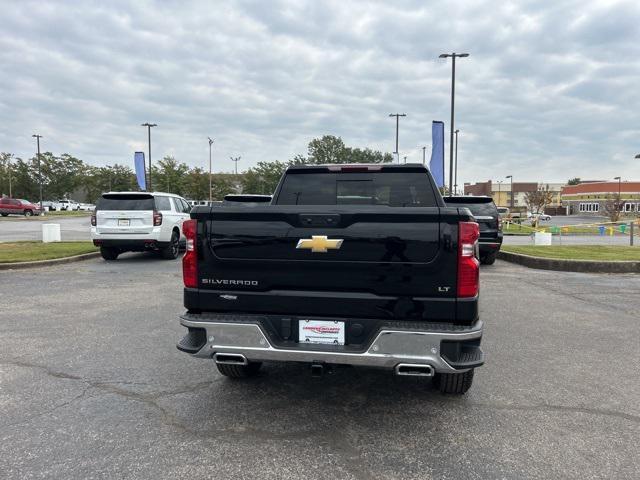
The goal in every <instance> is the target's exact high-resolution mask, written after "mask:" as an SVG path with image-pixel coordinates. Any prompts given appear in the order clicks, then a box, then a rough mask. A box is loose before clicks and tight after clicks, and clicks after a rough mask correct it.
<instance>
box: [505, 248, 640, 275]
mask: <svg viewBox="0 0 640 480" xmlns="http://www.w3.org/2000/svg"><path fill="white" fill-rule="evenodd" d="M498 258H499V259H501V260H505V261H507V262H511V263H517V264H518V265H522V266H524V267H528V268H538V269H540V270H558V271H563V272H582V273H640V262H626V261H610V262H603V261H600V260H560V259H556V258H544V257H532V256H531V255H522V254H519V253H511V252H504V251H500V252H498Z"/></svg>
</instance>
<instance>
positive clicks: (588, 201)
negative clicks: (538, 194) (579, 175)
mask: <svg viewBox="0 0 640 480" xmlns="http://www.w3.org/2000/svg"><path fill="white" fill-rule="evenodd" d="M618 192H619V193H620V201H621V203H622V210H623V211H625V212H627V213H638V212H640V182H620V183H618V182H584V183H580V184H578V185H566V186H565V187H563V188H562V193H561V199H562V206H564V207H566V208H567V214H568V215H584V214H586V215H589V214H591V215H604V214H605V205H606V203H607V202H611V201H615V199H616V197H617V195H618Z"/></svg>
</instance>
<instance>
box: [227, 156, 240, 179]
mask: <svg viewBox="0 0 640 480" xmlns="http://www.w3.org/2000/svg"><path fill="white" fill-rule="evenodd" d="M229 158H230V159H231V161H232V162H233V163H235V165H236V175H237V174H238V162H239V161H240V159H241V158H242V157H235V158H234V157H229Z"/></svg>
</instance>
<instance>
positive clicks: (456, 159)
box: [453, 130, 460, 196]
mask: <svg viewBox="0 0 640 480" xmlns="http://www.w3.org/2000/svg"><path fill="white" fill-rule="evenodd" d="M458 132H460V130H456V131H455V132H453V133H455V134H456V156H455V162H456V165H455V167H454V169H453V170H454V172H455V173H454V177H453V195H454V196H455V194H456V192H457V191H458Z"/></svg>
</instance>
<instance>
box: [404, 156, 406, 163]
mask: <svg viewBox="0 0 640 480" xmlns="http://www.w3.org/2000/svg"><path fill="white" fill-rule="evenodd" d="M404 163H407V156H406V155H405V156H404Z"/></svg>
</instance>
